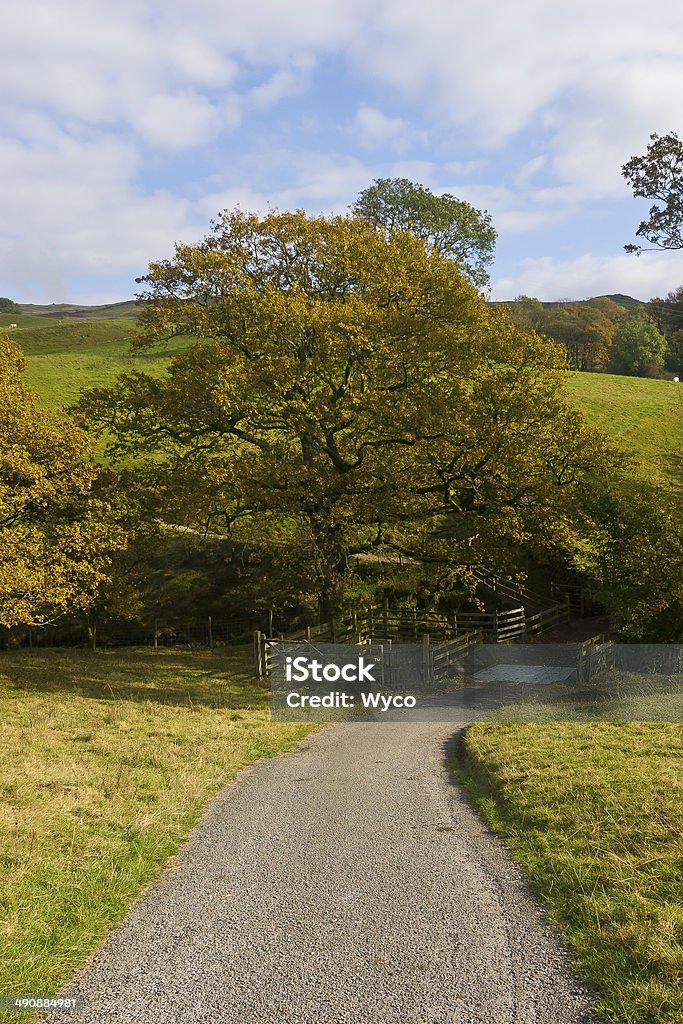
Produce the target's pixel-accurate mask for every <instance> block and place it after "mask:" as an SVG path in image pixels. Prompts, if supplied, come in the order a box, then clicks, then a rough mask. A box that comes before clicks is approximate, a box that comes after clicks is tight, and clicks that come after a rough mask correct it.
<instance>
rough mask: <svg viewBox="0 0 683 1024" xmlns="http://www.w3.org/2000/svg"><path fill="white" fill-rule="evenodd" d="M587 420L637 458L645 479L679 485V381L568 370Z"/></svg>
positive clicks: (682, 397) (682, 400)
mask: <svg viewBox="0 0 683 1024" xmlns="http://www.w3.org/2000/svg"><path fill="white" fill-rule="evenodd" d="M568 378H569V379H568V385H569V393H570V395H571V397H572V399H573V401H574V402H575V404H576V407H577V408H578V409H579V411H580V412H582V413H583V415H584V416H585V417H586V419H587V420H588V422H589V423H590V424H591V425H592V426H594V427H598V428H599V429H600V430H603V431H604V432H605V433H606V434H610V435H611V436H612V437H613V438H614V439H615V440H616V441H617V442H618V443H619V445H620V446H621V447H622V448H623V449H624V450H625V451H627V452H630V453H631V454H632V455H634V456H635V457H636V459H637V460H638V462H639V464H640V466H641V467H642V470H643V473H644V474H645V476H647V477H648V478H649V479H651V480H653V481H655V482H658V483H666V484H673V485H674V486H675V487H676V488H680V487H683V384H675V383H674V382H673V381H669V380H647V379H645V378H643V377H618V376H616V375H614V374H611V373H571V374H568Z"/></svg>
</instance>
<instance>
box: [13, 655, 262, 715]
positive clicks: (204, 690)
mask: <svg viewBox="0 0 683 1024" xmlns="http://www.w3.org/2000/svg"><path fill="white" fill-rule="evenodd" d="M250 655H251V648H247V647H244V648H238V647H231V648H221V649H218V650H216V651H187V652H186V651H167V650H158V651H155V650H150V649H136V648H133V649H126V650H102V651H97V652H91V651H86V650H83V649H81V648H78V649H64V648H51V649H50V648H48V649H44V650H40V651H35V650H34V651H29V650H20V651H6V652H2V653H1V654H0V687H2V689H6V690H7V691H9V692H11V693H15V694H16V693H19V692H31V693H35V694H41V695H43V696H46V697H48V696H50V695H54V696H58V695H60V696H64V695H71V696H77V697H84V698H88V699H91V700H105V701H133V702H137V703H144V702H151V703H154V704H166V705H169V704H171V705H176V706H178V707H185V708H188V707H189V708H192V707H211V708H223V709H230V710H247V709H251V710H266V709H267V708H268V707H269V700H270V691H269V689H268V688H266V687H264V686H263V685H262V684H261V683H260V682H258V681H257V680H255V679H254V678H253V676H252V675H251V663H250Z"/></svg>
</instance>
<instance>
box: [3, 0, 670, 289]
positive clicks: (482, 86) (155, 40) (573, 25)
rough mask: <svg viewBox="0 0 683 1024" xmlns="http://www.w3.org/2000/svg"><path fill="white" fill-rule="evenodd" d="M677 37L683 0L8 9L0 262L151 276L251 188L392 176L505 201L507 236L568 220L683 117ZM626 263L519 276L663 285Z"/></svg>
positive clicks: (502, 219) (352, 189)
mask: <svg viewBox="0 0 683 1024" xmlns="http://www.w3.org/2000/svg"><path fill="white" fill-rule="evenodd" d="M682 35H683V7H681V5H680V4H679V3H677V2H674V0H660V3H659V4H657V5H656V10H654V9H652V8H647V7H643V6H642V3H640V2H637V0H604V2H603V3H600V4H598V3H595V0H573V2H572V3H571V4H568V3H565V4H553V3H548V0H518V3H516V4H509V3H508V2H507V0H490V3H489V5H488V7H487V9H486V14H485V16H484V15H482V8H481V5H480V4H479V3H478V2H477V0H459V2H458V3H457V4H453V3H452V0H423V2H422V3H421V4H419V5H416V4H415V3H414V0H376V2H375V3H374V4H371V5H368V4H367V3H365V2H364V0H326V2H325V3H324V4H321V3H319V0H285V2H283V0H252V2H251V3H250V4H247V5H245V4H243V3H241V2H239V0H195V2H194V3H193V4H192V5H191V6H190V5H188V4H187V3H185V2H183V0H163V2H162V0H117V3H115V4H112V3H109V2H108V0H68V2H67V0H54V2H49V0H23V3H21V4H14V5H9V6H8V7H7V10H6V11H4V12H3V37H4V39H5V46H4V48H3V57H2V60H1V61H0V93H1V94H2V96H3V104H2V108H1V109H0V133H3V134H4V137H5V140H4V141H3V142H2V146H1V148H0V165H1V166H2V171H3V194H2V195H1V196H0V217H2V221H3V228H4V234H5V241H4V242H3V243H2V245H0V271H1V272H2V273H3V274H4V277H5V279H6V280H8V281H12V282H17V287H18V286H19V285H20V284H21V283H22V282H27V281H31V282H33V281H35V282H36V287H37V286H38V283H39V282H41V281H42V282H43V283H45V286H46V287H49V288H50V289H52V288H54V287H56V284H55V282H56V281H57V280H58V279H59V275H60V274H65V273H66V274H69V273H78V272H88V273H95V272H98V271H99V270H101V271H102V273H103V274H104V273H105V272H108V271H119V270H121V271H123V270H125V271H126V272H127V271H128V270H129V269H130V270H131V272H132V273H135V272H139V271H140V270H141V269H144V266H145V265H146V262H147V260H148V259H149V258H153V257H155V256H157V255H158V254H160V253H163V252H166V251H168V250H169V247H170V245H171V244H172V241H173V240H175V239H177V238H179V237H185V238H190V237H194V235H195V234H196V233H197V232H199V233H203V231H199V228H198V227H197V225H198V223H199V221H200V220H201V218H202V217H203V216H205V215H206V213H209V215H213V214H215V213H216V212H217V211H218V209H220V208H222V206H224V205H234V202H235V201H240V200H239V199H237V200H235V197H236V196H237V197H239V196H242V197H243V199H244V205H245V208H256V209H263V208H264V205H265V206H266V207H267V204H268V203H269V202H272V203H274V204H275V205H278V206H280V207H281V208H286V207H288V206H295V205H304V206H305V207H306V208H309V209H311V210H312V211H317V210H319V209H323V210H344V209H346V207H347V205H348V203H349V202H351V201H352V200H353V198H354V196H355V195H356V194H357V193H358V191H359V190H360V189H361V188H364V187H366V186H367V185H368V184H369V182H370V181H371V180H372V179H373V178H375V177H378V176H379V175H380V174H388V173H390V174H393V175H403V176H406V177H409V178H411V179H412V180H416V181H421V182H422V183H423V184H426V185H428V187H430V188H432V189H434V190H435V191H450V192H453V193H454V194H456V195H459V196H461V197H462V198H464V199H467V200H468V201H470V202H472V203H473V204H474V205H476V206H479V207H485V208H487V209H489V211H490V212H491V213H492V215H493V219H494V224H495V226H496V227H497V229H498V230H499V232H500V233H501V234H502V233H503V232H508V233H517V234H519V233H521V232H524V231H529V230H531V229H536V228H540V227H543V226H544V225H548V224H553V223H560V222H562V221H563V220H566V219H567V218H568V217H570V216H578V215H579V214H580V212H581V210H582V204H585V203H586V202H587V201H589V200H596V199H600V200H610V199H617V198H619V197H622V198H627V197H628V196H629V195H630V193H629V190H628V187H627V186H626V183H625V182H624V181H623V179H622V177H621V173H620V168H621V164H622V163H623V162H624V161H625V160H626V159H627V158H628V157H629V156H630V155H632V154H633V153H637V152H643V151H644V148H645V146H646V145H647V141H648V136H649V134H650V133H651V132H652V131H659V132H667V131H671V130H674V131H679V132H683V119H682V116H681V111H680V102H679V98H680V95H681V92H683V59H682V58H681V53H680V39H681V36H682ZM335 67H336V68H337V69H338V70H339V74H340V83H341V85H340V90H339V93H338V95H335V96H334V97H330V95H329V94H328V95H327V96H326V94H325V92H324V91H323V92H322V93H321V96H318V95H316V94H315V93H314V92H313V91H312V90H311V91H310V94H309V93H306V90H307V88H308V87H309V85H310V84H311V83H313V85H314V87H316V88H317V86H318V84H319V83H318V81H317V80H316V79H314V77H313V75H314V73H315V72H320V75H321V79H320V80H321V81H323V82H326V87H327V88H328V89H330V88H333V87H334V86H333V85H331V84H330V80H325V72H326V71H327V70H328V69H329V68H332V69H333V70H334V68H335ZM344 75H345V76H347V77H346V78H343V79H342V77H341V76H344ZM347 87H348V93H346V92H345V91H344V90H345V89H346V88H347ZM301 96H306V98H307V101H308V104H309V107H308V110H305V111H303V112H302V111H299V110H297V115H296V116H297V118H298V123H301V124H303V123H304V121H305V120H306V117H308V122H307V123H308V125H309V135H308V136H307V143H306V147H305V148H304V147H303V146H301V145H299V147H298V148H297V145H296V142H295V140H286V142H284V143H283V136H282V132H283V131H285V130H292V129H291V123H290V124H288V123H287V120H286V118H283V119H282V124H280V123H279V122H277V121H274V120H271V121H270V122H268V121H267V117H268V115H269V111H271V109H272V108H273V107H274V106H275V105H276V104H279V106H278V108H277V112H278V113H279V112H280V111H281V110H284V112H285V114H287V115H288V114H289V109H288V108H287V107H286V106H285V102H284V101H286V100H291V99H292V98H293V97H301ZM330 98H332V100H333V108H334V109H335V110H336V111H338V116H339V121H340V124H339V125H337V126H335V125H334V123H333V122H331V119H330V117H329V116H326V113H327V112H326V110H322V109H321V106H322V105H324V103H325V101H326V99H328V100H329V99H330ZM337 103H338V106H337ZM344 103H346V104H347V108H345V107H344ZM401 103H402V104H403V106H402V107H401V106H400V104H401ZM349 108H350V109H349ZM385 109H390V110H391V111H392V116H389V115H388V114H387V113H385V112H384V111H385ZM397 112H398V113H397ZM354 114H355V121H353V117H354ZM292 121H293V119H292ZM350 122H351V123H353V124H354V126H355V133H354V132H349V131H344V130H343V128H342V130H339V129H340V128H341V127H342V125H346V126H348V125H349V123H350ZM255 125H257V126H258V127H259V129H262V130H261V131H260V133H259V136H258V138H257V139H255V138H251V139H249V140H248V142H247V143H246V146H247V148H246V149H243V145H244V143H243V140H244V139H245V138H247V136H246V135H239V134H238V133H239V131H240V130H241V131H242V132H245V133H246V132H247V131H248V129H250V128H253V126H255ZM335 128H337V137H336V138H335V141H334V142H332V143H330V142H329V138H330V137H333V136H332V133H334V131H335ZM302 131H303V129H302ZM325 131H327V132H328V133H330V134H329V135H328V136H327V144H328V145H330V147H331V148H330V150H329V151H328V153H323V152H320V150H321V149H322V148H323V146H324V143H320V142H319V141H318V140H317V139H316V137H315V135H316V132H318V133H319V134H320V135H323V134H324V133H325ZM229 132H233V133H235V134H234V135H233V136H231V137H230V139H229V140H228V141H224V143H223V144H224V145H225V146H226V151H227V150H228V147H229V152H228V154H227V159H226V166H225V170H224V172H223V174H222V176H221V177H220V178H218V179H216V180H211V181H209V180H208V176H209V175H211V174H212V173H213V172H214V171H215V164H214V165H213V166H212V167H210V168H207V170H206V172H205V171H204V168H203V167H201V168H198V170H197V174H198V175H202V174H204V173H206V175H207V180H205V181H204V184H203V187H204V189H205V194H204V196H203V198H202V196H201V195H200V196H199V197H198V196H197V194H196V190H195V189H194V188H192V187H191V186H184V187H185V188H186V189H187V191H186V192H184V191H183V189H182V188H181V187H179V186H177V187H176V186H175V185H174V181H175V179H174V175H173V168H174V165H173V164H172V161H173V160H176V161H178V165H179V166H180V164H181V161H186V163H185V165H184V166H185V171H184V173H185V176H187V175H188V174H189V173H191V172H188V171H187V163H189V161H188V157H187V154H188V153H191V152H192V150H193V149H197V148H198V147H202V146H206V145H207V144H210V143H212V142H215V141H217V140H219V139H224V137H226V136H227V135H228V133H229ZM524 133H527V136H526V137H525V135H524ZM255 134H256V133H254V135H255ZM340 140H341V141H340ZM517 140H525V142H524V144H525V145H528V147H529V151H528V152H527V151H522V150H521V148H520V149H519V150H517V149H515V146H516V144H517ZM529 140H531V141H529ZM354 143H359V144H361V145H362V146H363V148H365V149H366V150H367V152H368V153H370V152H372V155H373V157H374V158H375V159H374V160H373V166H370V161H369V160H366V159H365V158H362V159H361V158H360V157H359V156H358V155H357V154H356V149H358V146H355V145H354ZM249 145H251V150H249V149H248V146H249ZM344 146H346V147H347V148H346V149H344ZM373 146H375V147H376V148H374V149H372V148H371V147H373ZM285 147H286V148H285ZM520 147H521V143H520ZM334 148H338V149H339V152H334V151H333V149H334ZM453 156H456V157H457V159H452V157H453ZM154 161H156V162H154ZM164 161H165V162H164ZM160 167H161V168H162V170H159V168H160ZM515 170H516V177H515ZM155 174H158V182H159V183H157V181H155V179H154V175H155ZM479 174H481V175H482V178H483V179H484V175H485V179H484V182H485V183H484V182H482V181H477V175H479ZM463 179H467V181H466V183H463ZM161 182H163V184H164V186H165V187H161V184H160V183H161ZM637 220H638V217H636V216H634V218H633V224H634V226H635V224H636V221H637ZM626 237H628V236H626ZM585 247H586V248H587V247H588V245H587V244H586V246H585ZM624 259H626V258H625V257H619V256H617V257H615V258H614V259H613V260H611V261H610V260H602V259H601V258H598V257H592V256H585V257H579V258H577V259H576V260H574V261H571V260H570V261H568V262H566V263H563V264H551V265H550V266H548V265H547V264H546V263H545V262H544V260H540V261H536V262H535V263H534V262H527V263H523V264H521V266H520V271H519V274H517V275H516V276H515V277H514V278H510V279H509V282H510V287H511V288H513V289H517V288H518V283H517V282H520V281H521V282H523V281H526V280H528V281H529V282H530V284H529V285H528V286H527V285H523V284H519V289H518V290H520V291H527V290H532V284H533V282H534V281H536V282H539V286H542V287H544V288H545V287H548V288H551V287H552V275H553V274H554V273H555V272H556V271H557V270H558V267H559V269H560V270H563V271H566V274H567V277H568V281H569V282H571V281H572V280H574V279H575V280H576V287H577V288H578V287H583V284H582V282H587V280H588V278H590V275H591V274H593V273H595V274H597V275H599V276H600V275H601V276H602V278H604V280H605V281H607V279H608V278H610V275H612V278H613V279H614V281H615V287H616V286H617V282H616V276H615V275H617V273H619V274H623V275H624V281H623V282H621V283H620V284H618V288H619V290H627V287H633V288H636V287H638V288H640V289H641V290H642V291H647V290H648V288H650V287H652V286H653V285H652V282H654V281H655V278H656V279H657V281H661V279H662V274H663V271H662V267H663V266H665V265H666V266H667V267H668V266H669V264H668V263H666V264H664V263H663V262H662V260H661V259H659V260H657V261H655V262H654V263H653V264H652V265H651V269H649V268H650V264H647V267H648V269H647V270H646V269H645V267H646V264H645V257H642V258H641V260H640V261H635V260H627V262H623V260H624ZM665 259H669V257H666V258H665ZM591 261H593V262H591ZM620 261H622V262H620ZM141 264H142V265H141ZM672 266H673V264H672ZM666 273H668V271H667V272H666ZM672 273H673V271H672ZM544 275H545V276H544ZM629 281H631V282H633V284H632V285H628V282H629ZM46 282H47V283H46ZM49 282H52V283H49ZM503 283H506V282H503ZM676 283H677V282H676V281H674V282H673V284H672V286H675V284H676ZM27 287H28V286H27ZM568 287H569V284H567V285H565V284H564V283H563V284H562V285H561V286H560V290H561V291H562V290H566V288H568ZM536 290H537V291H538V289H536ZM590 290H594V289H592V287H590V286H589V291H590ZM603 290H610V287H607V286H605V289H603ZM654 290H659V291H661V290H662V288H661V285H659V284H656V285H654Z"/></svg>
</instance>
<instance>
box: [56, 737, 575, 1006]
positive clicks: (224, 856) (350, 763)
mask: <svg viewBox="0 0 683 1024" xmlns="http://www.w3.org/2000/svg"><path fill="white" fill-rule="evenodd" d="M454 731H455V727H454V726H453V725H452V724H451V725H443V724H438V723H417V724H411V725H407V724H387V723H371V722H366V723H361V724H358V723H354V724H342V725H336V726H333V727H331V728H329V729H326V730H324V731H322V732H320V733H317V734H316V735H315V736H313V737H310V738H309V739H308V740H306V741H305V742H304V744H303V745H302V747H301V748H300V749H299V751H298V752H297V753H294V754H289V755H283V756H281V757H278V758H276V759H274V760H271V761H263V762H260V763H258V764H257V765H255V766H253V767H252V768H249V769H247V770H246V771H244V772H243V773H242V774H241V775H240V776H239V777H238V780H237V782H236V783H235V784H234V785H231V786H230V787H228V788H227V789H225V790H224V791H223V792H222V793H221V794H220V795H219V796H218V797H217V798H216V799H215V800H214V801H213V802H212V803H211V805H210V807H209V809H208V812H207V814H206V815H205V816H204V818H203V819H202V821H201V823H200V824H199V826H198V827H197V828H196V830H195V831H194V832H193V834H192V837H191V839H190V841H189V842H188V844H187V845H186V846H185V847H184V848H183V850H182V851H181V853H180V854H179V855H178V856H177V857H175V858H174V859H173V860H172V861H171V864H170V866H169V868H168V869H167V870H166V871H165V872H164V874H163V876H162V877H161V879H160V880H159V881H158V882H157V883H155V884H154V885H152V886H151V887H150V888H149V889H147V890H146V892H145V894H144V895H143V896H142V897H141V899H139V900H138V901H137V903H135V905H134V906H133V907H132V909H131V912H130V914H129V916H128V918H127V919H126V921H125V922H124V924H123V925H122V926H121V928H119V929H118V930H117V931H116V932H114V933H113V934H112V935H110V937H109V938H108V939H107V941H106V942H105V944H104V946H103V947H102V949H101V950H100V951H99V953H97V954H96V955H95V956H94V957H93V958H92V959H91V960H90V961H89V962H88V964H87V965H86V967H85V969H84V970H83V971H81V972H80V974H79V975H78V976H77V977H76V979H75V981H74V982H73V984H71V985H70V986H69V988H68V990H66V991H68V994H76V993H78V994H81V995H83V996H84V997H85V1004H86V1005H85V1009H84V1010H83V1011H82V1012H80V1013H75V1014H61V1013H60V1014H57V1013H51V1014H50V1015H49V1018H46V1019H48V1020H49V1022H50V1024H66V1022H69V1024H119V1022H120V1024H176V1022H178V1024H180V1022H182V1024H194V1022H198V1021H202V1022H204V1021H216V1022H229V1024H233V1022H235V1024H238V1022H239V1024H354V1022H359V1024H366V1022H367V1024H394V1022H401V1024H413V1022H415V1024H417V1022H420V1024H427V1022H430V1024H570V1022H571V1024H575V1022H579V1021H583V1022H586V1021H588V1020H592V1016H591V1014H590V1009H589V1005H590V1004H589V999H588V996H587V993H586V992H585V990H584V989H583V988H582V986H581V985H580V984H579V983H578V982H577V980H576V978H575V977H574V976H573V975H572V972H571V964H570V961H569V958H568V956H567V954H566V953H565V952H564V951H563V950H562V948H561V946H560V944H559V942H558V939H557V936H556V934H555V933H554V931H553V930H551V929H550V928H549V927H548V925H547V924H546V923H545V921H544V919H543V916H542V914H541V912H540V910H539V909H538V905H537V903H536V901H535V900H534V899H533V898H532V897H531V895H530V894H529V892H528V889H527V887H526V885H525V883H524V880H523V876H522V873H521V870H520V869H519V868H518V867H517V866H516V865H514V864H513V863H512V861H511V860H510V857H509V855H508V853H507V851H506V850H505V848H504V846H503V845H502V843H500V842H499V841H498V840H497V839H496V838H495V837H493V836H492V835H491V833H490V832H489V831H488V830H487V828H486V827H485V826H484V825H483V824H482V822H481V821H480V820H479V818H478V817H477V815H476V814H475V813H474V812H473V811H472V809H471V808H470V807H469V805H468V804H467V802H466V801H465V799H464V797H463V795H462V793H461V792H460V790H459V788H458V787H457V786H456V785H455V784H454V783H453V782H452V780H451V777H450V775H449V773H448V770H447V767H446V761H447V751H448V747H449V743H450V741H451V740H452V737H453V733H454Z"/></svg>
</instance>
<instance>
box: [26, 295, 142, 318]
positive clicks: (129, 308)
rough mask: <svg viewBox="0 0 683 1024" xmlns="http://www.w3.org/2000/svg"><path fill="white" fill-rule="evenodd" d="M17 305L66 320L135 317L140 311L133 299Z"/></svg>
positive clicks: (30, 312) (39, 313)
mask: <svg viewBox="0 0 683 1024" xmlns="http://www.w3.org/2000/svg"><path fill="white" fill-rule="evenodd" d="M19 306H20V308H21V311H22V313H29V314H31V315H33V316H49V317H54V318H56V319H68V320H74V319H76V320H122V319H127V318H135V317H136V316H137V315H138V313H139V311H140V303H138V302H136V301H135V299H129V300H128V301H126V302H107V303H105V304H104V305H102V306H79V305H77V304H75V303H70V302H53V303H51V304H50V305H48V306H40V305H36V303H33V302H20V303H19Z"/></svg>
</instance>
